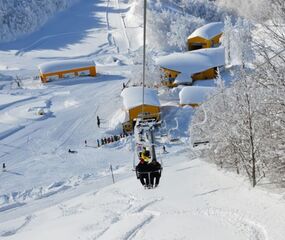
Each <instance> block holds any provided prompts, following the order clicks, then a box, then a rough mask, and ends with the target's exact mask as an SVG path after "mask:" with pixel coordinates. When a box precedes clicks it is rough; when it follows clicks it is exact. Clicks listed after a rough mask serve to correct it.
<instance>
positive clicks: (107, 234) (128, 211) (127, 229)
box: [90, 191, 162, 240]
mask: <svg viewBox="0 0 285 240" xmlns="http://www.w3.org/2000/svg"><path fill="white" fill-rule="evenodd" d="M115 194H116V196H115V197H114V199H119V200H117V201H118V202H120V204H122V203H124V207H123V208H124V210H122V209H121V210H120V211H119V212H116V211H115V212H113V211H111V212H110V213H112V214H111V215H110V216H109V217H107V216H106V217H105V219H109V226H107V227H106V225H105V228H104V229H103V230H102V231H101V232H100V233H99V234H96V235H93V236H92V237H91V238H90V239H93V240H105V239H106V240H115V239H120V240H131V239H134V238H135V237H136V235H137V234H138V232H139V231H141V230H142V229H144V228H145V227H146V226H147V225H148V224H150V223H151V222H152V220H153V219H154V218H155V217H157V216H159V215H160V213H159V212H156V211H152V210H148V208H149V207H150V206H152V205H153V204H155V203H157V202H159V201H161V200H162V199H160V198H157V199H156V198H155V199H152V200H148V201H146V202H145V201H143V200H140V199H136V197H134V196H130V195H126V194H123V193H121V192H118V191H116V192H115ZM108 205H109V204H108V203H107V204H105V206H104V208H106V207H108ZM114 210H115V209H114ZM111 216H112V217H111ZM110 219H111V220H110Z"/></svg>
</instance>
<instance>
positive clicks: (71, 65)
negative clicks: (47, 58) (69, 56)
mask: <svg viewBox="0 0 285 240" xmlns="http://www.w3.org/2000/svg"><path fill="white" fill-rule="evenodd" d="M38 68H39V70H40V79H41V81H42V82H43V83H46V82H48V81H51V80H56V79H59V78H72V77H78V76H96V65H95V63H94V61H92V60H62V61H52V62H46V63H42V64H40V65H39V66H38Z"/></svg>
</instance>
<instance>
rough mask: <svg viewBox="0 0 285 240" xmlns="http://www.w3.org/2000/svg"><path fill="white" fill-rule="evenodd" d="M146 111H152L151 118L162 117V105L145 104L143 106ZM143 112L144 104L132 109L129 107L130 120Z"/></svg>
mask: <svg viewBox="0 0 285 240" xmlns="http://www.w3.org/2000/svg"><path fill="white" fill-rule="evenodd" d="M143 111H144V112H147V113H150V114H151V115H152V116H151V117H150V118H153V117H155V118H156V120H159V119H160V115H159V113H160V107H157V106H151V105H144V108H143ZM141 112H142V106H138V107H135V108H132V109H129V119H130V121H133V120H134V119H135V118H137V117H138V115H139V114H140V113H141Z"/></svg>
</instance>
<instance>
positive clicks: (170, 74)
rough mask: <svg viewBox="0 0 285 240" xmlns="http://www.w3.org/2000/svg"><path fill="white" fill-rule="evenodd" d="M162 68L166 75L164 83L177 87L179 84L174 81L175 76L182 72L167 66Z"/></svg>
mask: <svg viewBox="0 0 285 240" xmlns="http://www.w3.org/2000/svg"><path fill="white" fill-rule="evenodd" d="M160 70H161V71H163V73H164V77H163V79H162V81H161V83H162V85H164V86H167V87H177V84H175V83H174V81H175V78H176V77H177V76H178V75H179V74H180V72H177V71H174V70H171V69H167V68H161V69H160Z"/></svg>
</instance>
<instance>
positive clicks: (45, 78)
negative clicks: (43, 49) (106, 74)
mask: <svg viewBox="0 0 285 240" xmlns="http://www.w3.org/2000/svg"><path fill="white" fill-rule="evenodd" d="M82 71H89V76H94V77H95V76H96V67H95V66H91V67H84V68H74V69H70V70H65V71H60V72H51V73H44V74H43V73H41V74H40V78H41V80H42V82H43V83H46V82H48V77H51V76H57V77H59V78H63V77H64V74H68V73H74V75H75V76H78V75H79V74H78V73H79V72H82Z"/></svg>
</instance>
